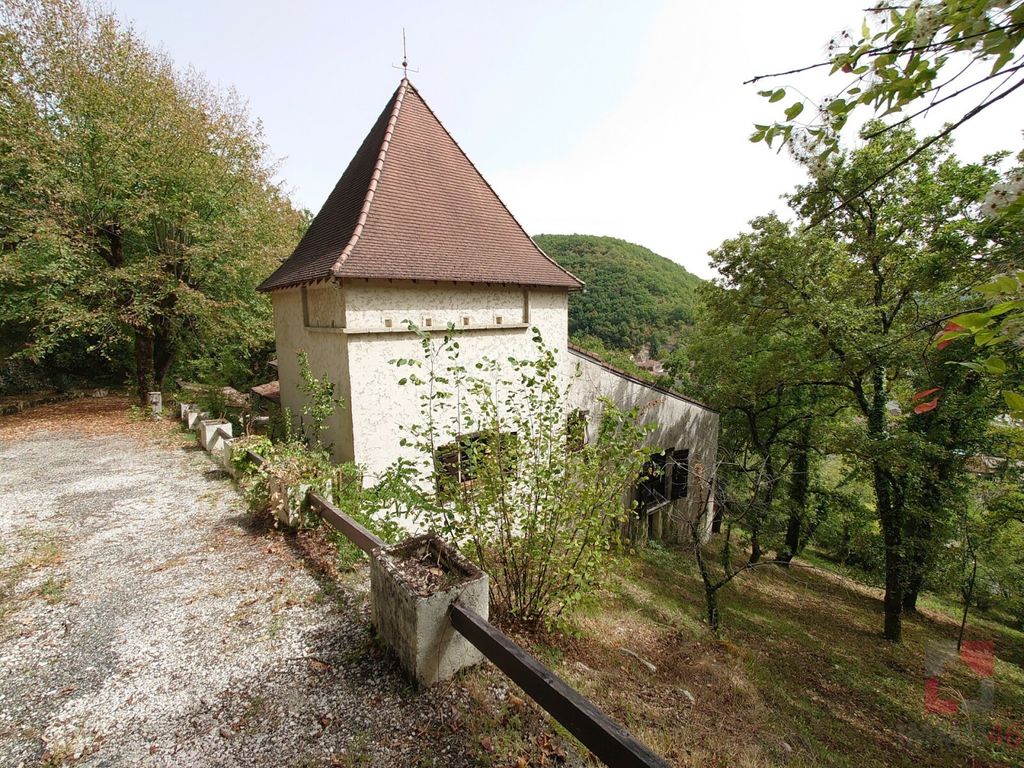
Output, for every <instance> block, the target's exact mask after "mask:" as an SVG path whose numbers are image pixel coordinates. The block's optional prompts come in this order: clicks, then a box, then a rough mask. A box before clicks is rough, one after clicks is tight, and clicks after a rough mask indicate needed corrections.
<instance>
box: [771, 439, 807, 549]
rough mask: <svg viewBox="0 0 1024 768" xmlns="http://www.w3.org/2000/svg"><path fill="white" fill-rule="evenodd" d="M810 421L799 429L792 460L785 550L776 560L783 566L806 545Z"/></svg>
mask: <svg viewBox="0 0 1024 768" xmlns="http://www.w3.org/2000/svg"><path fill="white" fill-rule="evenodd" d="M810 473H811V420H810V419H806V420H805V421H804V423H803V424H802V425H801V427H800V442H799V443H798V444H797V448H796V456H795V457H794V459H793V475H792V480H791V481H790V484H789V502H790V504H789V520H788V522H787V523H786V541H785V544H786V549H785V551H784V552H780V553H779V555H778V557H777V558H776V559H777V560H778V561H779V562H780V563H782V564H783V565H789V561H790V560H792V559H793V558H794V557H796V556H797V555H799V554H800V552H801V550H803V548H804V545H805V544H806V543H807V540H806V537H805V536H804V535H803V533H804V523H805V521H806V520H807V499H808V497H809V496H810V489H811V474H810Z"/></svg>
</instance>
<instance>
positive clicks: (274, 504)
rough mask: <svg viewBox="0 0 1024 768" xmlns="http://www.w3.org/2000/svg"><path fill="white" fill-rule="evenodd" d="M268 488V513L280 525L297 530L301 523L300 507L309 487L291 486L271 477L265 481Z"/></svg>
mask: <svg viewBox="0 0 1024 768" xmlns="http://www.w3.org/2000/svg"><path fill="white" fill-rule="evenodd" d="M267 483H268V486H269V488H270V511H271V512H273V513H274V517H276V518H277V519H278V522H280V523H281V524H282V525H286V526H288V527H289V528H297V527H298V525H299V523H300V522H301V521H302V505H303V503H304V502H305V501H306V493H307V492H308V491H309V485H291V484H289V483H286V482H285V481H284V480H281V479H280V478H277V477H274V476H273V475H271V476H270V477H269V478H268V479H267Z"/></svg>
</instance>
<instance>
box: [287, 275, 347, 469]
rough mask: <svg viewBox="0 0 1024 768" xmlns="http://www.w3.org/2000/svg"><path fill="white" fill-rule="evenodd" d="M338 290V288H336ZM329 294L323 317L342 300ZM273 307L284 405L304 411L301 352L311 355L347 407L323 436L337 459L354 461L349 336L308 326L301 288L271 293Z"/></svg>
mask: <svg viewBox="0 0 1024 768" xmlns="http://www.w3.org/2000/svg"><path fill="white" fill-rule="evenodd" d="M334 290H335V291H337V289H334ZM321 295H322V296H329V297H330V302H329V303H328V304H327V307H328V309H325V311H324V313H323V314H322V316H326V315H327V313H328V311H329V308H330V307H332V306H333V307H335V308H336V307H337V306H338V304H337V302H341V306H344V304H343V300H342V299H341V297H340V296H338V295H337V293H330V294H324V293H321ZM271 301H272V302H273V306H274V336H275V340H276V345H277V372H278V379H279V380H280V382H281V406H282V407H283V408H287V409H289V410H290V411H291V412H292V414H294V415H295V416H296V418H297V416H298V414H300V413H301V412H302V406H303V403H304V402H305V395H304V394H303V393H302V391H301V389H300V388H299V384H300V382H301V378H300V376H299V359H298V352H299V351H300V350H304V351H305V352H306V353H307V354H308V355H309V364H310V368H311V369H312V372H313V375H314V376H316V377H317V378H322V377H323V376H328V377H330V379H331V381H333V382H334V384H335V393H336V394H337V395H339V396H341V397H343V398H344V399H345V403H346V407H345V408H341V409H339V410H338V411H336V412H335V414H334V416H332V417H331V418H330V419H328V421H327V428H326V430H325V432H324V435H323V436H322V439H323V440H324V442H326V443H332V444H333V447H334V458H335V460H337V461H352V460H353V458H354V453H353V445H352V393H351V389H350V386H349V371H348V354H347V347H346V337H345V335H344V334H343V333H342V332H341V331H340V329H332V328H320V329H317V328H307V327H306V326H305V323H304V319H303V311H302V292H301V290H300V289H299V288H287V289H284V290H279V291H274V292H273V293H272V294H271Z"/></svg>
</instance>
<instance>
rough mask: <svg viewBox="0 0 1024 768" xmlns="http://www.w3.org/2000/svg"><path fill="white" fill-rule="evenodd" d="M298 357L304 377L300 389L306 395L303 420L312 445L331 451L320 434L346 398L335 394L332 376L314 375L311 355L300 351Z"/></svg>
mask: <svg viewBox="0 0 1024 768" xmlns="http://www.w3.org/2000/svg"><path fill="white" fill-rule="evenodd" d="M298 357H299V377H300V378H301V379H302V383H301V384H300V385H299V389H301V390H302V393H303V394H304V395H305V396H306V400H305V402H304V404H303V406H302V417H303V419H302V422H303V425H304V426H305V427H307V428H308V429H309V431H310V433H311V435H310V445H311V446H313V447H316V448H319V449H323V450H325V451H329V450H330V446H325V445H323V444H322V443H321V442H320V435H321V434H322V433H323V431H324V429H325V428H326V423H327V420H328V419H329V418H330V417H331V416H332V415H334V413H335V411H337V409H338V408H341V407H343V406H344V405H345V399H344V398H342V397H338V396H337V395H336V394H335V386H334V382H333V381H331V379H330V377H328V376H323V377H321V378H317V377H315V376H314V375H313V371H312V369H311V368H310V367H309V355H307V354H306V353H305V352H304V351H300V352H299V353H298Z"/></svg>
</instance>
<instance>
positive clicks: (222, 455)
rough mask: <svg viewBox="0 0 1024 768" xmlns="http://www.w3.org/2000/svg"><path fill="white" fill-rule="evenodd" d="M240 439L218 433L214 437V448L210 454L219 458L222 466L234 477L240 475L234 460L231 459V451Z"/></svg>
mask: <svg viewBox="0 0 1024 768" xmlns="http://www.w3.org/2000/svg"><path fill="white" fill-rule="evenodd" d="M239 439H240V438H237V437H222V436H220V435H217V436H216V437H215V438H214V443H213V448H212V449H211V450H210V455H211V456H213V457H214V458H215V459H216V460H217V463H218V464H219V465H220V468H221V469H223V470H224V471H225V472H227V473H228V474H229V475H231V476H232V477H238V470H237V469H236V468H235V465H234V462H232V461H231V452H232V450H233V448H234V445H235V443H237V442H238V440H239Z"/></svg>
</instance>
